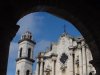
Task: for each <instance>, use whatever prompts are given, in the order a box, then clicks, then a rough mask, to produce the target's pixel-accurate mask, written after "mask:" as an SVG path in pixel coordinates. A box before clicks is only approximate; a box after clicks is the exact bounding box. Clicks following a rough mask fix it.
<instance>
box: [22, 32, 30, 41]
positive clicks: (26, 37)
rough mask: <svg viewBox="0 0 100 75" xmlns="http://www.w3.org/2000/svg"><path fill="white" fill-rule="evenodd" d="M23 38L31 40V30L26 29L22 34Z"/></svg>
mask: <svg viewBox="0 0 100 75" xmlns="http://www.w3.org/2000/svg"><path fill="white" fill-rule="evenodd" d="M23 39H29V40H31V39H32V33H31V32H29V31H26V32H25V33H24V34H23V35H22V36H21V40H23Z"/></svg>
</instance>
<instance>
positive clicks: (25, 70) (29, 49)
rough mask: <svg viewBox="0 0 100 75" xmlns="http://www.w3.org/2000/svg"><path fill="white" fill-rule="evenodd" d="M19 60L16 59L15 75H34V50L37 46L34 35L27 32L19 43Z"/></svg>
mask: <svg viewBox="0 0 100 75" xmlns="http://www.w3.org/2000/svg"><path fill="white" fill-rule="evenodd" d="M18 44H19V50H18V58H17V59H16V74H15V75H32V65H33V63H34V58H33V50H34V46H35V44H36V42H35V41H33V40H32V34H31V32H29V31H26V32H25V33H24V34H23V35H22V36H21V40H19V42H18Z"/></svg>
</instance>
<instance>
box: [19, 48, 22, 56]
mask: <svg viewBox="0 0 100 75" xmlns="http://www.w3.org/2000/svg"><path fill="white" fill-rule="evenodd" d="M21 56H22V48H20V54H19V57H21Z"/></svg>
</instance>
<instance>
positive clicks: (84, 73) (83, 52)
mask: <svg viewBox="0 0 100 75" xmlns="http://www.w3.org/2000/svg"><path fill="white" fill-rule="evenodd" d="M82 55H83V75H86V74H87V67H86V48H85V44H84V45H82Z"/></svg>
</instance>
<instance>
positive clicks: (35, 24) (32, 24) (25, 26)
mask: <svg viewBox="0 0 100 75" xmlns="http://www.w3.org/2000/svg"><path fill="white" fill-rule="evenodd" d="M43 20H44V17H43V16H38V15H37V14H35V13H31V14H28V15H26V16H24V17H23V18H21V19H20V20H19V21H18V23H17V24H18V25H20V29H19V31H18V34H20V35H21V34H22V33H24V32H25V31H27V30H29V31H31V32H32V33H33V34H38V33H40V28H41V25H43Z"/></svg>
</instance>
